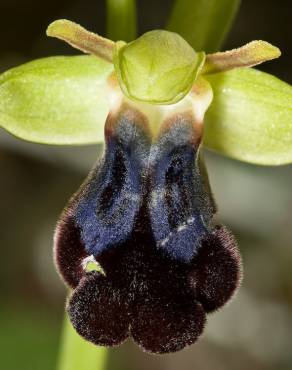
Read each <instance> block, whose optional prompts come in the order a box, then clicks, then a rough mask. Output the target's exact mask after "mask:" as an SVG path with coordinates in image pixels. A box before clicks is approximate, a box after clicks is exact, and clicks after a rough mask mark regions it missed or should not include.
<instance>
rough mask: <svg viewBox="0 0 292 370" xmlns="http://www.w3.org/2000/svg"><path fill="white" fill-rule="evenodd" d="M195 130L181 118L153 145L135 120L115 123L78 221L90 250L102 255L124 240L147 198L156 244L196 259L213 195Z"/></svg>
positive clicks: (173, 253)
mask: <svg viewBox="0 0 292 370" xmlns="http://www.w3.org/2000/svg"><path fill="white" fill-rule="evenodd" d="M192 130H193V126H192V124H191V122H189V121H188V120H181V121H179V122H175V123H174V124H173V126H171V127H170V129H169V130H168V132H167V133H164V134H163V135H162V137H161V138H159V139H158V140H157V141H156V142H155V143H151V141H150V140H149V137H148V133H147V132H145V131H143V129H142V128H141V127H139V126H138V125H137V124H136V123H135V122H131V121H129V120H127V119H126V118H125V117H122V118H121V119H120V122H118V123H116V126H115V130H114V132H113V133H112V134H111V135H110V136H109V137H108V139H107V142H106V149H105V155H104V158H103V160H102V161H101V162H100V164H99V165H98V166H97V167H96V168H95V169H94V170H93V171H92V173H91V175H90V178H89V179H88V181H87V185H86V186H85V187H84V188H83V189H82V192H83V196H82V197H81V198H80V202H79V204H78V206H77V211H76V222H77V225H78V226H79V228H80V230H81V238H82V241H83V242H84V244H85V248H86V251H87V252H88V253H90V254H93V255H95V256H97V255H99V254H100V253H102V252H103V251H104V250H106V249H108V248H110V247H114V246H117V245H119V244H120V243H121V242H123V241H125V240H126V239H127V238H128V237H129V235H130V234H131V232H132V229H133V227H134V224H135V218H136V216H137V213H138V211H139V208H140V206H141V204H142V202H143V198H144V197H148V198H149V199H148V214H149V223H150V224H151V228H152V231H153V235H154V238H155V240H156V242H157V248H161V249H162V250H164V251H165V252H166V253H167V254H169V256H170V257H172V258H175V259H178V260H181V261H185V262H189V261H190V260H191V259H192V258H193V256H194V254H195V253H196V251H197V248H198V247H199V245H200V240H201V238H202V237H203V236H204V235H205V234H206V233H208V232H209V225H208V222H209V220H208V217H206V215H205V214H203V213H204V210H205V209H209V208H210V204H211V200H210V199H209V198H210V197H211V195H210V193H209V192H208V190H207V189H206V188H205V187H204V184H203V183H202V181H201V177H202V175H201V173H200V170H199V168H198V162H199V161H198V160H197V159H198V158H197V157H198V146H196V145H194V144H193V143H192V137H193V131H192ZM131 131H132V134H131ZM153 153H154V154H153ZM146 188H147V191H146ZM198 200H199V202H198ZM202 203H203V207H202ZM211 213H212V212H211ZM209 218H210V217H209ZM206 220H207V221H206Z"/></svg>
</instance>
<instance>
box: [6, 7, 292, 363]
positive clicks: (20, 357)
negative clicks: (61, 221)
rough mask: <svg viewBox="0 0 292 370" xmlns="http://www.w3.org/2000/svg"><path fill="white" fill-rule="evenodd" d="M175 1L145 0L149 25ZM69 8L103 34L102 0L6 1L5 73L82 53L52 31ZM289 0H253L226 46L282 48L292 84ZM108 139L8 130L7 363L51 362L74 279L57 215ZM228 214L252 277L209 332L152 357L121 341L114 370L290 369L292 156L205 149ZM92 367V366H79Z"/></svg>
mask: <svg viewBox="0 0 292 370" xmlns="http://www.w3.org/2000/svg"><path fill="white" fill-rule="evenodd" d="M171 5H172V1H170V0H163V1H162V0H161V1H154V0H140V1H138V11H139V22H140V28H139V32H140V33H143V32H145V31H147V30H149V29H153V28H162V27H163V24H164V22H165V20H166V18H167V15H168V13H169V10H170V8H171ZM57 18H68V19H71V20H74V21H76V22H78V23H81V24H82V25H83V26H85V27H87V28H88V29H90V30H92V31H95V32H98V33H100V34H104V26H105V3H104V1H98V0H50V1H38V0H1V2H0V43H1V48H0V72H2V71H4V70H6V69H8V68H10V67H13V66H16V65H18V64H21V63H24V62H26V61H29V60H31V59H34V58H39V57H44V56H48V55H60V54H67V55H72V54H75V51H74V50H73V49H72V48H70V47H69V46H67V45H65V44H64V43H62V42H59V41H57V40H54V39H48V38H46V36H45V29H46V26H47V25H48V24H49V23H50V22H51V21H53V20H55V19H57ZM291 38H292V33H291V1H290V0H281V1H274V0H243V1H242V6H241V10H240V13H239V15H238V17H237V20H236V22H235V24H234V27H233V29H232V31H231V33H230V35H229V38H228V40H227V42H226V44H225V47H224V48H227V49H230V48H232V47H237V46H241V45H243V44H244V43H246V42H248V41H251V40H253V39H263V40H267V41H269V42H271V43H273V44H275V45H277V46H278V47H280V49H281V50H282V52H283V56H282V57H281V58H280V59H279V60H276V61H273V62H269V63H266V64H264V65H263V66H261V67H260V69H262V70H265V71H267V72H270V73H273V74H275V75H277V76H278V77H280V78H282V79H284V80H286V81H288V82H290V83H291V82H292V69H291V52H292V50H291V48H290V50H288V46H290V45H291V41H292V40H291ZM101 150H102V148H100V147H97V146H92V147H73V148H72V147H71V148H61V147H53V146H52V147H47V146H41V145H36V144H29V143H25V142H22V141H20V140H17V139H15V138H13V137H12V136H10V135H8V134H7V133H5V132H4V131H0V169H1V181H0V225H1V227H0V369H3V370H19V369H21V370H39V369H42V370H53V369H54V368H55V363H56V359H57V355H58V343H59V337H60V330H61V324H62V316H63V310H64V299H65V289H64V287H63V284H62V283H61V281H60V280H59V277H58V276H57V273H56V272H55V269H54V266H53V261H52V236H53V231H54V227H55V223H56V221H57V219H58V216H59V214H60V212H61V210H62V208H63V207H64V205H65V204H66V202H67V200H68V198H69V197H70V196H71V194H72V193H73V192H74V191H75V190H77V188H78V187H79V185H80V184H81V182H82V180H83V179H84V177H85V176H86V174H87V173H88V171H89V169H90V168H91V166H92V165H93V163H94V162H95V160H96V158H97V156H98V155H99V153H100V152H101ZM206 160H207V167H208V170H209V175H210V181H211V186H212V188H213V191H214V194H215V198H216V200H217V203H218V208H219V215H218V217H219V219H220V220H221V221H222V222H223V223H225V224H226V225H228V227H229V228H231V229H232V230H233V231H234V233H235V235H236V236H237V238H238V242H239V245H240V249H241V253H242V256H243V263H244V280H243V284H242V288H241V290H240V292H239V293H238V295H237V296H236V298H235V299H234V300H233V301H232V302H231V303H230V304H229V305H228V306H227V307H225V308H224V309H223V310H222V311H220V312H218V313H216V314H215V315H214V316H211V317H210V319H209V323H208V326H207V330H206V332H205V334H204V335H203V337H202V339H201V340H200V342H199V343H198V344H197V345H195V346H193V347H191V348H190V349H188V350H184V351H182V352H180V353H178V354H173V355H168V356H149V355H147V354H144V353H142V352H141V351H140V350H139V349H138V348H137V347H136V346H134V345H133V344H132V343H131V342H129V343H126V344H125V345H123V346H122V347H120V348H118V349H114V350H112V351H111V357H110V362H109V364H108V369H109V370H138V369H139V370H144V369H145V370H149V369H152V370H177V369H181V370H194V369H195V370H209V369H212V370H213V369H216V370H245V369H249V370H279V369H281V370H291V369H292V270H291V266H292V166H291V165H289V166H282V167H258V166H254V165H248V164H244V163H240V162H236V161H232V160H229V159H226V158H223V157H219V156H217V155H215V154H212V153H206ZM80 370H86V369H80Z"/></svg>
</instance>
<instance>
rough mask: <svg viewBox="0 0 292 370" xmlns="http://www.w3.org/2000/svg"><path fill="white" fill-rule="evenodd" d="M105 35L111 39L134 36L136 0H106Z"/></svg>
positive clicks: (116, 39) (132, 37)
mask: <svg viewBox="0 0 292 370" xmlns="http://www.w3.org/2000/svg"><path fill="white" fill-rule="evenodd" d="M106 6H107V9H106V10H107V13H106V14H107V37H108V38H109V39H111V40H113V41H118V40H123V41H132V40H134V39H135V38H136V0H107V2H106Z"/></svg>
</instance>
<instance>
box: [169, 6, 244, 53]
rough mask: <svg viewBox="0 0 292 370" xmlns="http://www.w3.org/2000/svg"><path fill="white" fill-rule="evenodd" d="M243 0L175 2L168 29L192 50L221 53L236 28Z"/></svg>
mask: <svg viewBox="0 0 292 370" xmlns="http://www.w3.org/2000/svg"><path fill="white" fill-rule="evenodd" d="M239 6H240V0H175V2H174V7H173V10H172V12H171V15H170V18H169V21H168V23H167V26H166V28H167V29H168V30H170V31H174V32H177V33H179V34H180V35H181V36H182V37H183V38H184V39H185V40H187V41H188V42H189V44H190V45H192V47H193V48H194V49H195V50H197V51H201V50H204V51H205V52H207V53H213V52H215V51H218V50H219V49H220V47H221V45H222V43H223V41H224V39H225V37H226V36H227V34H228V31H229V30H230V27H231V26H232V23H233V20H234V18H235V16H236V13H237V10H238V8H239Z"/></svg>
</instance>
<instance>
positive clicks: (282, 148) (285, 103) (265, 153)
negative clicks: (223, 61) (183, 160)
mask: <svg viewBox="0 0 292 370" xmlns="http://www.w3.org/2000/svg"><path fill="white" fill-rule="evenodd" d="M204 78H205V79H207V80H208V81H209V82H210V84H211V86H212V88H213V91H214V100H213V102H212V104H211V106H210V108H209V110H208V111H207V114H206V116H205V133H204V144H205V146H206V147H208V148H210V149H213V150H215V151H217V152H219V153H221V154H224V155H226V156H228V157H231V158H235V159H239V160H241V161H245V162H250V163H257V164H263V165H280V164H285V163H290V162H292V87H291V86H290V85H288V84H287V83H285V82H283V81H281V80H279V79H278V78H276V77H274V76H272V75H269V74H267V73H264V72H260V71H257V70H255V69H251V68H240V69H236V70H233V71H228V72H222V73H217V74H213V75H205V76H204Z"/></svg>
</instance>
